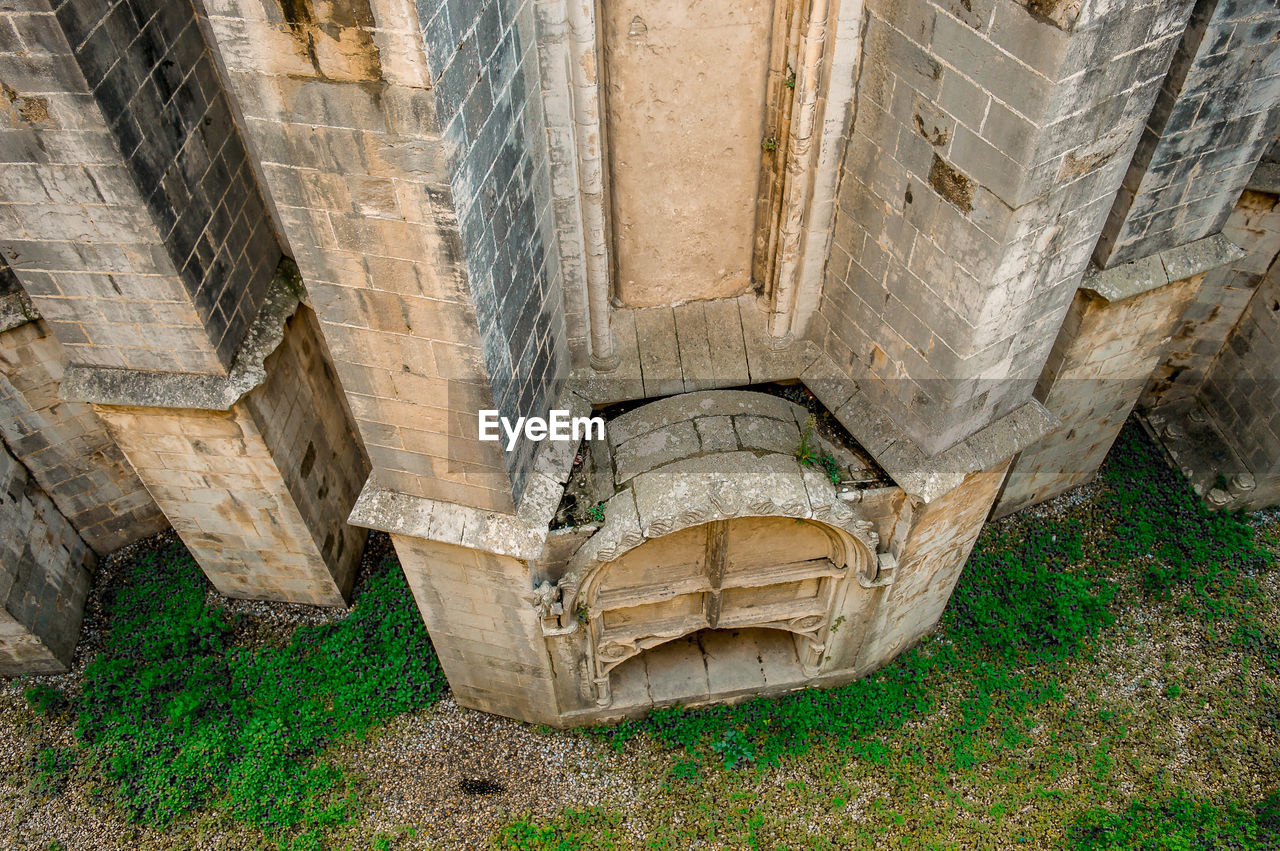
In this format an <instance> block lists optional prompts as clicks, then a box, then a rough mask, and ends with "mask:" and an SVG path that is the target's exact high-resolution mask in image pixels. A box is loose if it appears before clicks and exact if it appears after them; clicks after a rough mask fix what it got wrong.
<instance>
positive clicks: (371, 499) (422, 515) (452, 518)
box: [347, 391, 591, 561]
mask: <svg viewBox="0 0 1280 851" xmlns="http://www.w3.org/2000/svg"><path fill="white" fill-rule="evenodd" d="M556 407H557V408H564V409H567V410H569V412H570V414H571V416H575V417H580V416H586V415H587V414H589V413H590V411H591V405H590V403H589V402H587V400H586V399H584V398H582V397H581V396H579V395H578V394H576V393H574V392H572V391H565V393H564V394H563V395H562V396H561V397H560V399H559V400H558V401H557V404H556ZM576 454H577V444H575V443H573V442H572V441H554V440H546V441H543V442H542V445H541V446H539V447H538V453H537V455H536V456H535V457H534V462H533V472H532V473H530V475H529V480H528V482H527V484H526V485H525V489H524V494H523V495H522V496H521V498H520V505H519V507H518V508H517V509H516V513H515V514H502V513H499V512H496V511H485V510H483V509H479V508H472V507H470V506H465V505H458V504H456V503H452V502H444V501H443V500H438V499H428V498H426V497H420V496H412V495H410V494H405V493H400V492H399V491H393V490H388V489H386V488H384V487H382V486H381V485H379V484H378V482H377V481H376V480H375V478H374V476H373V475H370V476H369V479H368V480H367V481H366V482H365V484H364V487H363V488H362V489H361V490H360V496H359V497H357V498H356V502H355V505H354V506H352V509H351V514H350V515H349V516H348V517H347V522H348V523H350V524H351V525H353V526H362V527H364V528H366V529H378V530H380V531H383V532H387V533H389V534H392V535H404V536H406V537H410V538H421V539H423V540H427V541H438V542H440V543H443V544H456V545H458V546H463V547H469V548H471V549H476V550H482V551H484V552H488V553H493V554H495V555H503V556H510V557H512V558H518V559H523V560H525V561H534V560H535V559H537V558H538V557H539V556H540V555H541V554H542V551H543V549H544V546H545V544H546V540H547V534H548V532H549V531H550V528H551V519H552V517H554V516H555V513H556V509H557V508H558V507H559V505H560V499H561V497H562V496H563V495H564V485H565V482H567V481H568V480H569V473H570V472H571V470H572V468H573V459H574V456H575V455H576Z"/></svg>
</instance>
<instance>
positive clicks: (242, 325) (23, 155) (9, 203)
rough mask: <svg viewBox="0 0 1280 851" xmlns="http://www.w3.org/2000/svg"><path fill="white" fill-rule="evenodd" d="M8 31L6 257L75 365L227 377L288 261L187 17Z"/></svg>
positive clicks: (2, 150) (112, 10) (26, 25)
mask: <svg viewBox="0 0 1280 851" xmlns="http://www.w3.org/2000/svg"><path fill="white" fill-rule="evenodd" d="M0 17H2V18H3V19H4V20H3V22H2V23H3V25H4V26H5V27H6V28H8V29H9V30H10V31H12V32H14V33H16V36H17V37H16V39H9V40H6V41H5V42H4V43H3V45H2V46H0V51H3V52H0V82H2V83H3V86H4V93H5V95H6V96H5V97H4V98H0V126H3V128H4V130H5V144H4V145H3V146H0V161H2V162H0V169H3V171H2V173H0V209H3V214H4V216H5V222H6V223H5V225H4V226H3V227H2V228H0V251H3V253H4V255H5V257H6V260H7V262H8V263H9V265H10V266H11V267H12V268H13V270H14V272H15V273H16V274H17V276H18V278H19V279H20V280H21V281H22V285H23V287H24V288H25V289H26V291H27V293H28V294H29V295H30V296H31V298H32V300H33V301H34V302H35V304H36V306H37V307H38V308H39V311H40V313H41V314H42V315H43V316H44V318H45V320H46V322H47V323H48V324H49V327H50V328H51V330H52V331H53V332H54V334H55V336H57V338H58V339H59V341H60V342H61V343H62V344H63V346H64V347H65V348H66V350H67V355H68V357H69V358H70V360H71V361H72V362H73V363H79V364H86V365H94V366H103V367H117V368H130V369H144V370H164V371H170V372H193V373H207V374H215V375H216V374H225V373H226V371H227V368H228V367H229V366H230V365H231V362H232V360H233V359H234V356H235V353H236V350H237V349H238V347H239V345H240V342H241V340H242V339H243V337H244V334H245V332H246V330H247V328H248V326H249V324H250V322H251V321H252V320H253V317H254V316H255V315H256V313H257V311H258V307H259V305H260V304H261V302H262V299H263V297H264V296H265V293H266V288H267V284H268V283H269V282H270V280H271V275H272V273H273V272H274V270H275V267H276V264H277V262H278V260H279V257H280V252H279V248H278V247H277V246H276V243H275V237H274V235H273V231H272V228H271V225H270V222H269V221H268V219H267V216H266V211H265V207H264V204H263V201H262V198H261V197H260V195H259V193H258V191H257V188H256V183H255V181H254V180H253V177H252V173H251V169H250V167H249V165H248V163H247V160H246V157H245V152H244V148H243V146H242V145H241V144H240V141H239V137H238V136H237V134H236V131H235V128H234V126H233V124H232V121H231V113H230V110H229V107H228V104H227V101H226V99H225V97H223V96H222V93H221V88H220V86H219V83H218V80H217V75H216V73H215V70H214V67H213V64H212V62H211V59H210V57H209V55H208V52H207V50H206V49H205V45H204V41H203V39H202V37H201V35H200V31H199V28H198V26H197V24H196V21H195V19H194V16H193V15H192V12H191V8H190V6H189V5H188V4H187V3H186V2H181V0H180V2H163V0H148V1H147V2H143V3H132V2H123V0H115V1H114V2H110V3H103V2H99V0H67V2H64V3H62V4H60V5H59V7H58V11H57V14H56V15H55V14H54V12H53V11H52V8H51V6H50V5H49V3H48V0H22V2H20V3H18V4H16V8H15V5H14V4H9V5H8V6H7V7H6V9H5V10H4V11H2V12H0Z"/></svg>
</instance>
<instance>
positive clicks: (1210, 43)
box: [1094, 0, 1280, 267]
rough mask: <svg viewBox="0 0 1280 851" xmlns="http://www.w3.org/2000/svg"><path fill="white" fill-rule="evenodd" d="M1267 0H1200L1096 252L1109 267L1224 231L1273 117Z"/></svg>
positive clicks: (1275, 99) (1278, 88)
mask: <svg viewBox="0 0 1280 851" xmlns="http://www.w3.org/2000/svg"><path fill="white" fill-rule="evenodd" d="M1275 14H1276V7H1275V4H1274V3H1272V2H1269V0H1199V2H1197V3H1196V6H1195V11H1194V13H1193V14H1192V16H1191V21H1190V23H1189V24H1188V26H1187V30H1186V33H1185V35H1184V36H1183V38H1182V40H1181V42H1180V44H1179V45H1178V50H1177V53H1176V54H1175V56H1174V59H1173V63H1172V66H1171V67H1170V69H1169V75H1168V77H1167V78H1166V79H1165V81H1164V85H1163V86H1162V88H1161V90H1160V96H1159V98H1157V100H1156V104H1155V108H1154V109H1153V110H1152V112H1151V117H1150V118H1149V119H1148V120H1147V126H1146V128H1145V129H1144V130H1143V133H1142V140H1141V142H1140V143H1139V145H1138V148H1137V150H1136V151H1135V153H1134V157H1133V162H1132V163H1131V164H1130V166H1129V170H1128V172H1127V173H1126V175H1125V178H1124V185H1123V186H1122V187H1121V189H1120V191H1119V193H1117V195H1116V199H1115V205H1114V206H1113V207H1112V209H1111V212H1110V214H1109V216H1108V219H1107V224H1106V227H1105V228H1104V229H1103V233H1102V237H1101V239H1099V241H1098V247H1097V249H1096V250H1095V251H1094V260H1095V262H1096V263H1098V265H1099V266H1102V267H1111V266H1114V265H1116V264H1119V263H1125V262H1128V261H1131V260H1136V259H1138V258H1141V257H1146V256H1148V255H1151V254H1155V253H1156V252H1159V251H1165V250H1168V249H1170V248H1174V247H1176V246H1179V245H1183V244H1186V243H1190V242H1194V241H1195V240H1198V239H1201V238H1203V237H1206V236H1210V235H1212V234H1216V233H1218V232H1219V231H1221V230H1222V228H1223V224H1224V223H1225V222H1226V221H1227V217H1228V216H1229V215H1230V214H1231V211H1232V209H1233V208H1234V207H1235V205H1236V199H1237V198H1239V197H1240V192H1241V190H1242V189H1244V187H1245V185H1246V183H1247V182H1248V180H1249V178H1250V175H1252V174H1253V171H1254V167H1255V166H1256V165H1257V163H1258V159H1259V158H1260V157H1261V156H1262V154H1263V152H1264V151H1265V150H1266V148H1267V146H1268V145H1269V144H1270V143H1271V142H1272V140H1273V138H1274V137H1275V133H1276V128H1277V124H1278V122H1280V110H1277V104H1280V42H1277V41H1276V21H1275Z"/></svg>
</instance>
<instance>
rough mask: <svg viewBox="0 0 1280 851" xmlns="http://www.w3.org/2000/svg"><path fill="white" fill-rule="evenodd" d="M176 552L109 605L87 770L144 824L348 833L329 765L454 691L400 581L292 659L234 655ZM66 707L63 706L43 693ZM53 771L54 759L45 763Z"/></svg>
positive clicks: (309, 631)
mask: <svg viewBox="0 0 1280 851" xmlns="http://www.w3.org/2000/svg"><path fill="white" fill-rule="evenodd" d="M205 587H206V586H205V581H204V579H203V577H202V576H201V574H200V572H199V569H198V568H197V567H196V565H195V563H194V562H193V561H192V560H191V557H190V556H189V555H188V554H187V553H186V551H185V550H184V549H182V547H180V546H178V545H173V546H171V547H169V548H168V549H166V550H164V551H161V552H152V553H148V554H146V555H144V556H143V557H141V558H139V559H138V560H136V561H135V562H134V563H133V564H132V565H131V566H130V569H129V572H128V575H127V576H126V577H125V579H124V582H123V583H122V584H121V586H120V587H119V588H118V589H117V590H116V591H114V592H113V593H112V594H110V595H109V597H108V599H107V600H106V601H105V609H106V614H107V619H108V623H110V624H111V629H110V634H109V635H108V637H107V639H106V644H105V648H104V650H103V652H102V653H101V654H100V655H98V657H97V658H96V659H94V660H93V661H92V662H91V663H90V664H89V666H88V668H87V669H86V671H85V676H84V688H83V693H82V695H81V696H80V697H79V699H78V700H76V701H75V704H74V707H73V709H74V711H75V712H76V714H77V718H78V722H77V726H76V738H77V742H78V744H77V747H76V748H75V750H74V751H68V752H67V753H66V754H65V755H63V756H62V757H61V759H62V762H61V763H59V765H61V766H62V767H63V768H64V769H65V768H66V765H65V763H66V761H67V759H68V758H78V759H79V760H81V761H83V763H84V764H85V765H86V766H87V767H88V768H89V769H91V770H92V771H94V772H97V773H98V774H100V775H101V777H102V778H103V779H104V780H105V781H106V784H105V788H104V797H105V798H106V799H108V800H109V801H110V802H111V803H112V804H114V805H116V806H118V807H120V808H122V809H123V810H124V811H125V812H126V813H127V814H128V815H129V816H130V817H131V819H132V820H134V821H136V822H138V823H141V824H145V825H151V826H154V827H161V828H164V827H168V826H170V825H173V824H174V822H176V821H181V820H182V819H183V818H184V817H186V816H188V815H190V814H191V813H192V812H195V811H199V810H201V809H207V808H211V807H216V808H218V809H220V810H225V811H226V812H228V813H230V815H231V816H232V817H233V818H234V819H236V820H238V821H242V822H246V823H248V824H252V825H255V826H257V827H259V828H261V829H262V830H263V831H264V832H265V833H266V834H267V835H268V836H270V837H274V838H276V839H278V840H279V841H280V844H281V845H282V846H289V845H293V846H296V847H300V848H301V847H308V846H310V845H314V844H317V843H318V841H319V838H320V837H321V835H322V834H323V833H324V831H325V830H326V829H328V828H331V827H333V826H336V825H341V824H344V823H347V822H349V821H350V820H351V819H352V818H353V817H354V815H355V814H356V812H357V810H358V807H359V801H358V795H357V790H356V788H355V784H353V783H352V781H351V779H350V778H349V777H348V776H347V775H346V774H344V772H343V771H342V770H341V769H339V768H338V767H337V766H335V765H333V764H332V763H330V762H328V761H326V759H325V758H324V754H323V751H324V749H325V748H326V746H328V745H329V744H330V743H332V742H334V741H336V740H338V739H340V738H342V737H347V736H360V735H363V734H364V733H365V732H366V731H367V730H369V729H370V728H372V727H374V726H375V725H377V724H378V723H379V722H380V721H382V720H384V719H386V718H389V717H391V716H393V715H395V714H397V713H399V712H403V711H406V710H409V709H413V708H417V707H421V706H425V705H429V704H430V703H432V702H433V701H434V700H436V699H437V698H438V697H439V696H440V695H441V694H442V692H443V690H444V679H443V676H442V674H441V673H440V670H439V666H438V663H437V661H436V657H435V654H434V653H433V652H432V649H431V645H430V641H429V640H428V638H427V634H426V630H425V629H424V627H423V625H422V620H421V618H420V617H419V616H418V612H417V609H416V607H415V606H414V605H413V601H412V599H411V597H410V595H409V592H408V588H407V586H406V584H405V581H404V578H403V576H402V575H401V574H400V572H399V570H396V569H393V565H391V564H388V565H385V566H384V569H383V570H381V571H380V572H379V573H377V574H376V575H374V576H373V577H372V578H371V579H370V580H369V582H368V585H367V587H366V588H365V589H364V590H363V592H362V594H361V595H360V597H359V599H358V602H357V604H356V606H355V608H354V610H353V611H352V612H351V614H350V615H348V616H347V617H346V618H344V619H342V620H340V621H338V622H336V623H334V624H330V625H325V626H303V627H300V628H298V629H296V630H295V631H294V633H293V635H292V638H291V640H290V641H289V643H288V645H287V646H285V647H282V648H273V647H265V648H257V649H243V648H235V647H233V646H232V644H231V640H230V639H231V637H232V631H233V628H234V625H235V624H234V621H233V619H232V618H231V617H229V616H228V615H227V614H226V613H225V612H224V611H223V610H222V609H220V608H217V607H211V606H208V605H206V603H205ZM27 698H28V701H29V702H30V703H31V704H32V705H33V707H37V708H47V709H50V710H51V709H52V708H54V707H56V706H57V705H58V704H59V702H60V699H61V698H60V696H57V697H55V696H53V695H51V694H49V690H47V689H40V688H36V689H32V690H29V691H28V693H27ZM43 759H44V758H43V757H42V760H43Z"/></svg>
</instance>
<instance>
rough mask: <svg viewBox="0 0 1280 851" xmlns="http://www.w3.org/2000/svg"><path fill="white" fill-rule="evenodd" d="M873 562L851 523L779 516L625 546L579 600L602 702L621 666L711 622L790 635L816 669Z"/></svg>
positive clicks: (806, 666)
mask: <svg viewBox="0 0 1280 851" xmlns="http://www.w3.org/2000/svg"><path fill="white" fill-rule="evenodd" d="M871 563H872V557H871V553H870V551H869V550H868V548H867V547H866V545H865V544H863V543H862V542H860V541H857V540H856V539H854V538H853V537H852V536H851V535H849V534H848V533H847V532H845V531H844V530H841V529H838V528H835V527H832V526H828V525H826V524H823V523H817V522H813V521H811V520H805V519H797V518H791V517H778V516H769V517H760V516H748V517H734V518H728V519H721V520H714V521H711V522H709V523H703V524H700V525H696V526H690V527H687V528H684V529H680V530H678V531H673V532H671V533H670V534H667V535H663V536H661V537H657V538H653V539H651V540H648V541H645V542H644V543H641V544H639V545H637V546H635V547H633V548H631V549H628V550H627V551H626V552H623V553H622V554H620V555H618V556H617V557H616V558H614V559H613V560H612V561H609V562H605V563H603V564H601V565H599V566H598V567H597V568H596V569H595V570H594V571H592V572H591V574H590V575H589V576H588V577H587V578H586V580H585V581H584V583H583V585H582V589H581V591H580V593H579V594H578V597H577V606H578V611H577V614H578V615H579V617H580V618H581V619H583V620H584V621H585V623H586V626H587V630H586V632H587V640H588V654H589V659H590V666H591V675H592V680H593V682H594V685H595V689H596V700H597V703H598V705H601V706H608V705H610V704H611V703H612V700H613V695H612V682H611V675H612V672H613V671H614V669H615V668H617V667H618V666H619V665H621V664H622V663H624V662H626V661H627V660H628V659H631V658H633V657H634V656H637V655H638V654H640V653H642V652H644V651H645V650H648V649H650V648H654V647H657V646H659V645H662V644H665V643H667V642H670V641H672V640H675V639H678V638H681V637H683V636H687V635H691V634H693V633H696V632H699V631H700V630H707V629H711V630H716V629H744V628H754V627H764V628H769V629H775V630H783V631H786V632H790V633H793V634H794V635H795V636H796V637H797V654H798V661H799V664H800V668H801V670H802V672H803V673H804V675H805V676H808V677H812V676H814V675H816V674H817V673H818V670H819V667H820V666H821V664H822V660H823V651H824V650H825V647H826V645H825V642H826V636H827V633H828V630H829V629H830V626H831V617H832V615H831V613H832V610H833V608H834V607H835V605H836V603H837V600H838V596H839V594H840V593H841V591H842V590H843V589H844V587H845V585H846V583H845V581H844V580H845V578H846V577H847V576H848V574H849V573H850V572H851V570H852V572H853V573H855V574H860V573H862V572H864V571H865V570H866V569H867V567H868V565H870V564H871ZM852 587H853V588H855V589H858V592H859V593H866V591H865V590H863V589H862V587H861V584H860V583H857V582H855V583H852Z"/></svg>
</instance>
